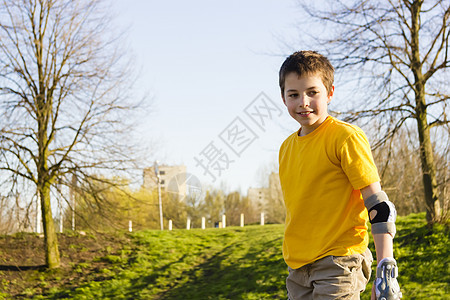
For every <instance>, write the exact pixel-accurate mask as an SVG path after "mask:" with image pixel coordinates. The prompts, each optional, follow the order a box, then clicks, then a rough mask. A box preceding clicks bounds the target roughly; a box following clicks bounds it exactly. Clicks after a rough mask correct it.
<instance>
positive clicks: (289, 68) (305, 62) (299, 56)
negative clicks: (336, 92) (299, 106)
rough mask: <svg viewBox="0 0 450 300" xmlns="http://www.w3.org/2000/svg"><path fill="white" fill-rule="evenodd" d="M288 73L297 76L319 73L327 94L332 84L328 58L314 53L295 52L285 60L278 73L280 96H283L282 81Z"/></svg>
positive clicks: (332, 74)
mask: <svg viewBox="0 0 450 300" xmlns="http://www.w3.org/2000/svg"><path fill="white" fill-rule="evenodd" d="M290 73H297V75H298V76H303V75H313V74H316V73H319V76H320V77H321V78H322V82H323V84H324V85H325V88H326V89H327V92H328V93H330V92H331V89H332V86H333V82H334V68H333V66H332V65H331V63H330V61H329V60H328V58H326V57H325V56H323V55H321V54H319V53H317V52H315V51H309V50H308V51H297V52H294V53H293V54H291V55H290V56H289V57H288V58H286V60H285V61H284V63H283V64H282V65H281V68H280V73H279V76H280V77H279V79H280V88H281V94H282V95H284V81H285V79H286V76H287V75H288V74H290Z"/></svg>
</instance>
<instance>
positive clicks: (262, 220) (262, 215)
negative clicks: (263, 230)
mask: <svg viewBox="0 0 450 300" xmlns="http://www.w3.org/2000/svg"><path fill="white" fill-rule="evenodd" d="M261 225H264V213H263V212H262V213H261Z"/></svg>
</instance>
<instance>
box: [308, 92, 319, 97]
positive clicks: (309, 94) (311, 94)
mask: <svg viewBox="0 0 450 300" xmlns="http://www.w3.org/2000/svg"><path fill="white" fill-rule="evenodd" d="M318 93H319V92H318V91H309V92H308V96H315V95H317V94H318Z"/></svg>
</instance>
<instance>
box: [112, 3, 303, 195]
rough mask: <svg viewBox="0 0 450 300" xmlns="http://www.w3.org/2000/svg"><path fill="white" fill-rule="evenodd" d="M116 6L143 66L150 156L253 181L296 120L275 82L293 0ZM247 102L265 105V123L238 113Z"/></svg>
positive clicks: (222, 182) (234, 181) (208, 178)
mask: <svg viewBox="0 0 450 300" xmlns="http://www.w3.org/2000/svg"><path fill="white" fill-rule="evenodd" d="M113 10H114V11H116V12H117V18H116V19H115V21H116V22H117V23H118V25H119V26H120V27H122V28H126V27H127V28H129V29H128V34H127V36H128V40H127V43H129V45H128V46H129V48H130V49H131V50H132V53H133V55H134V57H135V63H136V66H138V67H139V68H140V76H139V80H138V81H137V82H136V86H135V88H136V89H137V90H138V91H142V92H144V91H148V92H149V93H150V95H151V97H150V98H151V101H152V109H151V114H149V115H148V116H147V118H146V119H145V120H144V121H143V124H142V127H141V128H140V130H139V131H140V135H141V136H142V139H143V140H144V141H145V142H148V143H150V144H151V148H152V151H151V153H149V159H150V160H158V161H159V162H160V163H161V164H184V165H186V166H187V170H188V173H191V174H193V175H195V176H197V177H198V178H199V179H200V180H201V181H202V183H203V184H204V185H205V187H206V186H208V185H213V186H215V187H221V188H225V189H226V190H228V191H231V190H240V191H241V192H243V193H246V191H247V188H248V187H250V186H253V187H256V186H260V185H261V184H262V183H263V178H264V176H265V175H267V174H268V172H269V171H270V170H272V169H273V168H274V166H273V165H274V163H276V160H277V153H278V149H279V146H280V144H281V142H282V141H283V140H284V139H285V138H286V137H287V136H288V135H289V134H290V133H291V132H293V131H295V130H296V129H297V128H298V125H297V123H296V122H295V121H293V120H291V119H290V117H289V116H288V114H287V112H286V111H285V109H284V105H283V103H282V101H281V98H280V92H279V88H278V82H277V80H278V69H279V67H280V65H281V63H282V62H283V60H284V58H285V56H286V55H288V54H289V50H287V49H286V48H285V47H284V46H283V43H282V42H281V41H280V38H281V39H283V40H288V41H289V40H292V41H293V42H294V41H295V36H296V34H297V33H296V32H297V30H296V28H295V23H296V21H297V20H298V18H299V11H298V8H297V6H296V2H295V1H290V0H283V1H275V0H268V1H256V0H250V1H242V0H239V1H235V0H231V1H206V0H192V1H153V0H150V1H144V0H134V1H125V0H116V1H115V2H114V7H113ZM261 92H263V93H264V95H263V96H261ZM261 97H263V98H264V99H262V98H261ZM254 101H255V102H254ZM258 101H259V102H258ZM261 101H263V102H261ZM252 103H253V104H254V105H253V106H254V107H253V108H255V109H258V108H257V107H258V103H259V104H261V103H262V104H264V103H266V104H267V105H269V106H270V107H271V109H270V108H269V109H268V107H269V106H267V105H266V110H265V111H264V107H262V106H261V105H259V107H260V108H261V109H262V110H261V109H260V110H259V112H260V116H264V115H265V116H266V119H262V118H264V117H261V118H260V121H265V122H264V124H263V125H264V126H258V124H257V121H256V122H255V119H252V118H251V116H252V114H251V113H250V114H246V113H245V111H246V108H247V112H250V110H251V109H252V107H249V106H252ZM274 105H278V107H275V106H274ZM264 112H265V114H264ZM270 113H272V115H271V116H268V114H270ZM253 117H255V118H256V115H255V114H254V115H253ZM259 125H261V124H259ZM233 130H234V133H235V135H234V136H233V135H230V134H231V133H232V132H233ZM239 134H240V135H239ZM233 137H234V139H233ZM231 139H233V141H232V142H234V145H235V146H237V147H239V150H238V151H236V149H234V150H235V151H233V149H232V146H233V145H231V147H230V144H231ZM213 157H215V160H212V158H213ZM208 159H209V162H210V164H209V166H206V165H207V161H208ZM199 161H200V162H203V166H206V168H205V167H202V164H201V163H199ZM212 175H214V177H215V178H213V176H212Z"/></svg>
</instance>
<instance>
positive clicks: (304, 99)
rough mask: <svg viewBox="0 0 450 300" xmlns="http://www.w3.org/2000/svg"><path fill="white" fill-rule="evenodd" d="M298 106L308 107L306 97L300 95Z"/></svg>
mask: <svg viewBox="0 0 450 300" xmlns="http://www.w3.org/2000/svg"><path fill="white" fill-rule="evenodd" d="M299 106H300V107H308V106H309V101H308V97H304V96H303V97H300V103H299Z"/></svg>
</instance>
